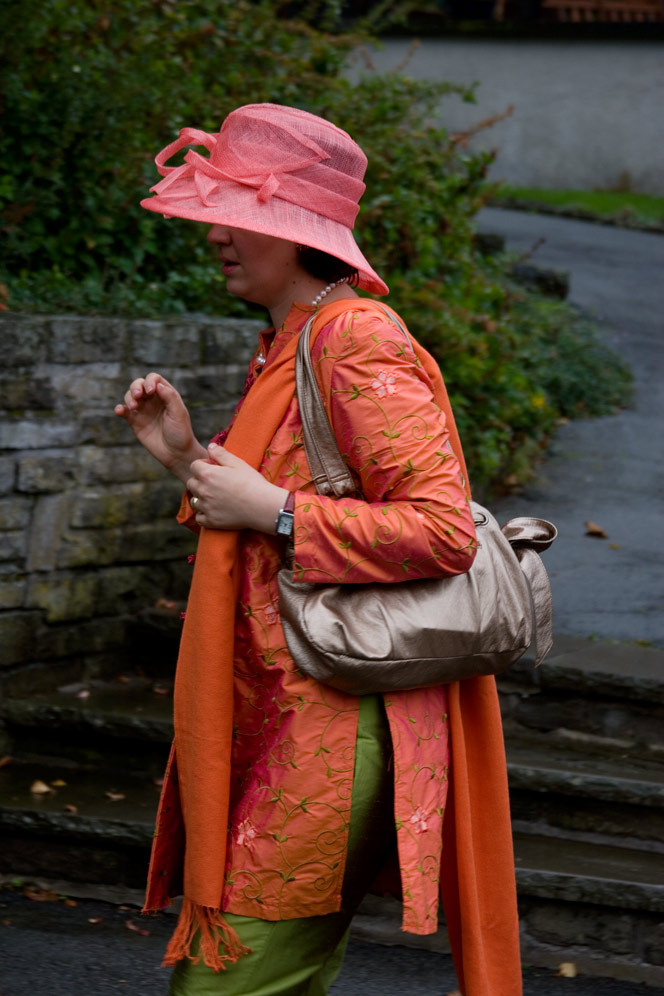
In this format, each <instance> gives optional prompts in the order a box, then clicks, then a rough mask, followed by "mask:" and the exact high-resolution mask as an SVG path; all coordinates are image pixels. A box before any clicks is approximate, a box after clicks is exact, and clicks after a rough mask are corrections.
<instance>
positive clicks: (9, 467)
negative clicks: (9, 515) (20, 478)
mask: <svg viewBox="0 0 664 996" xmlns="http://www.w3.org/2000/svg"><path fill="white" fill-rule="evenodd" d="M15 479H16V460H15V459H14V457H0V495H6V494H8V493H9V492H10V491H13V490H14V481H15Z"/></svg>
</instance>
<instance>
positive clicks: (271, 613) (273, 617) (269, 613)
mask: <svg viewBox="0 0 664 996" xmlns="http://www.w3.org/2000/svg"><path fill="white" fill-rule="evenodd" d="M263 613H264V614H265V620H266V622H267V624H268V626H274V624H275V623H276V621H277V620H278V618H279V613H278V612H277V610H276V609H275V607H274V605H266V606H265V608H264V609H263Z"/></svg>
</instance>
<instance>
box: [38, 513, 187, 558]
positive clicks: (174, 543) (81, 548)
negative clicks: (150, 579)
mask: <svg viewBox="0 0 664 996" xmlns="http://www.w3.org/2000/svg"><path fill="white" fill-rule="evenodd" d="M195 545H196V538H195V536H194V535H193V533H191V532H189V530H186V529H182V528H179V527H178V526H177V525H176V524H174V523H172V522H170V521H168V520H165V521H163V522H155V523H143V524H141V525H137V526H125V527H123V528H119V529H80V530H79V529H77V530H73V531H72V532H71V533H69V534H68V535H67V537H66V541H64V542H63V543H62V546H61V548H60V551H59V554H58V563H57V566H58V567H59V568H63V569H67V568H73V567H89V566H91V565H97V566H107V565H111V564H118V563H140V562H141V561H143V562H145V563H151V562H152V561H154V560H179V559H180V558H182V557H186V556H187V555H188V554H189V553H193V551H194V549H195Z"/></svg>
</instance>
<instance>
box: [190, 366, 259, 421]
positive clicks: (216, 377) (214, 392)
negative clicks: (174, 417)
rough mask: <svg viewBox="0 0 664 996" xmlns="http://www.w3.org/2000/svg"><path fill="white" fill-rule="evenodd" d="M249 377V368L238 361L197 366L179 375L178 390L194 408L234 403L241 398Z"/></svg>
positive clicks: (192, 408) (191, 408)
mask: <svg viewBox="0 0 664 996" xmlns="http://www.w3.org/2000/svg"><path fill="white" fill-rule="evenodd" d="M246 378H247V368H246V367H245V366H240V365H239V364H237V363H233V364H228V365H227V366H219V367H197V368H196V369H195V370H185V371H183V372H182V373H181V374H180V376H179V377H178V390H179V392H180V394H181V395H182V397H183V398H185V399H186V402H187V406H188V407H189V409H190V410H192V411H193V410H194V409H196V408H198V407H201V406H202V405H214V406H219V405H229V404H230V405H232V406H233V407H235V405H236V404H237V402H238V401H239V399H240V395H241V394H242V390H243V388H244V384H245V381H246Z"/></svg>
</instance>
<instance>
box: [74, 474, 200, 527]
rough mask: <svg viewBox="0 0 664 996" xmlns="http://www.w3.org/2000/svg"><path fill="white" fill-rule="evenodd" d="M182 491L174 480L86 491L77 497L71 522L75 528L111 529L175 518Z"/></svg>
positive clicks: (180, 486)
mask: <svg viewBox="0 0 664 996" xmlns="http://www.w3.org/2000/svg"><path fill="white" fill-rule="evenodd" d="M181 493H182V485H181V484H179V482H176V481H174V480H173V482H172V483H171V481H168V480H167V481H160V482H159V483H147V482H146V483H144V484H141V483H138V484H125V485H124V486H122V487H121V488H114V489H112V490H111V489H107V490H101V489H99V490H95V491H88V492H84V493H81V494H79V495H77V496H76V497H75V498H74V499H73V504H72V514H71V518H70V524H71V526H72V527H73V528H74V529H109V528H114V527H116V526H122V525H125V524H134V523H144V522H154V521H155V520H156V519H165V518H168V519H170V520H171V521H173V520H174V519H175V516H176V515H177V511H178V508H179V506H180V495H181Z"/></svg>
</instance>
